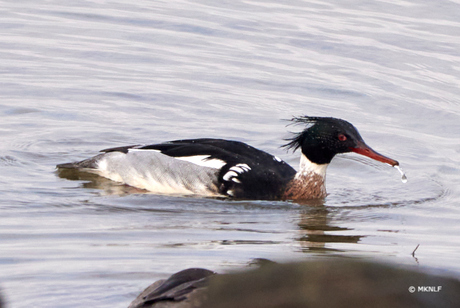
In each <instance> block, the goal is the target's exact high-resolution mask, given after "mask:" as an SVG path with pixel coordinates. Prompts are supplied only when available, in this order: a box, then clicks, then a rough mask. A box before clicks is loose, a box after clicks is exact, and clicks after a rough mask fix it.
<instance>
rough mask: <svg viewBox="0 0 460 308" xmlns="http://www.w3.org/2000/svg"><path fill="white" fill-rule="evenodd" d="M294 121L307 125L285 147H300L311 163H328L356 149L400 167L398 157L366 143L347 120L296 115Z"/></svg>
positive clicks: (357, 151)
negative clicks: (386, 155)
mask: <svg viewBox="0 0 460 308" xmlns="http://www.w3.org/2000/svg"><path fill="white" fill-rule="evenodd" d="M291 121H292V122H293V123H294V124H305V125H306V126H307V127H306V128H305V129H304V130H303V131H302V132H300V133H297V134H295V135H294V136H293V137H292V138H290V139H288V140H289V141H290V142H289V143H287V144H285V145H284V147H286V148H288V149H294V151H295V150H297V149H298V148H300V149H301V151H302V154H303V155H305V156H306V157H307V158H308V159H309V160H310V161H311V162H313V163H315V164H328V163H330V162H331V160H332V158H334V156H335V155H336V154H339V153H347V152H356V153H358V154H361V155H364V156H367V157H370V158H372V159H375V160H378V161H380V162H383V163H387V164H389V165H391V166H397V165H398V164H399V163H398V162H397V161H396V160H393V159H391V158H388V157H385V156H383V155H381V154H379V153H377V152H375V151H374V150H372V149H371V148H370V147H369V146H367V145H366V143H365V142H364V140H363V138H362V137H361V135H360V134H359V132H358V130H357V129H356V128H355V127H354V126H353V125H352V124H351V123H350V122H347V121H345V120H341V119H337V118H330V117H308V116H303V117H294V118H292V119H291Z"/></svg>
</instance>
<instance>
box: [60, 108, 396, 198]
mask: <svg viewBox="0 0 460 308" xmlns="http://www.w3.org/2000/svg"><path fill="white" fill-rule="evenodd" d="M292 121H293V123H296V124H303V125H305V127H304V130H303V131H302V132H300V133H296V134H294V136H292V138H290V139H287V141H288V143H287V144H285V145H284V147H285V148H287V149H292V150H293V151H294V152H295V151H296V150H297V149H300V152H301V157H300V166H299V170H298V171H296V170H295V169H294V168H292V167H291V166H290V165H289V164H287V163H286V162H284V161H283V160H281V159H280V158H278V157H276V156H273V155H271V154H268V153H266V152H264V151H262V150H259V149H256V148H254V147H252V146H250V145H248V144H246V143H243V142H239V141H232V140H223V139H211V138H204V139H185V140H174V141H169V142H164V143H158V144H151V145H132V146H124V147H116V148H110V149H105V150H102V151H101V152H102V154H99V155H97V156H94V157H92V158H89V159H86V160H83V161H80V162H74V163H66V164H60V165H57V168H59V169H76V170H78V171H83V172H90V173H95V174H98V175H100V176H102V177H105V178H108V179H110V180H113V181H115V182H119V183H123V184H126V185H129V186H133V187H136V188H140V189H145V190H148V191H151V192H153V193H158V194H180V195H200V196H208V197H229V198H236V199H260V200H305V199H316V198H324V197H325V196H326V186H325V178H326V169H327V166H328V165H329V163H330V162H331V160H332V159H333V158H334V156H335V155H336V154H339V153H347V152H355V153H358V154H361V155H364V156H367V157H370V158H372V159H374V160H377V161H380V162H382V163H386V164H389V165H391V166H393V167H395V166H398V165H399V163H398V162H397V161H396V160H393V159H391V158H388V157H386V156H383V155H381V154H379V153H377V152H375V151H374V150H372V149H371V148H370V147H369V146H367V145H366V143H365V142H364V140H363V139H362V137H361V136H360V134H359V132H358V130H357V129H356V128H355V127H354V126H353V125H352V124H351V123H349V122H347V121H345V120H342V119H337V118H331V117H309V116H302V117H295V118H293V119H292Z"/></svg>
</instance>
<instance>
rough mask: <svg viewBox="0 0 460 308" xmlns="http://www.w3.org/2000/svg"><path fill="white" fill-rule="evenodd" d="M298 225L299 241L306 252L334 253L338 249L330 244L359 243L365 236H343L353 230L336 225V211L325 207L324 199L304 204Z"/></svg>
mask: <svg viewBox="0 0 460 308" xmlns="http://www.w3.org/2000/svg"><path fill="white" fill-rule="evenodd" d="M302 206H303V208H302V210H301V211H300V216H299V220H298V222H297V225H298V227H299V231H298V232H299V235H298V237H297V240H298V241H299V243H300V245H301V247H302V250H303V251H305V252H332V251H338V249H334V248H330V247H328V245H327V244H328V243H358V242H359V241H360V239H361V238H362V237H364V236H362V235H347V234H341V233H342V232H343V233H345V231H352V230H353V229H350V228H345V227H341V226H338V225H336V224H335V223H334V222H333V221H334V219H333V217H334V209H331V208H328V207H327V206H325V200H324V199H317V200H307V201H303V202H302Z"/></svg>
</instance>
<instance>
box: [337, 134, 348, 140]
mask: <svg viewBox="0 0 460 308" xmlns="http://www.w3.org/2000/svg"><path fill="white" fill-rule="evenodd" d="M339 140H340V141H345V140H347V136H345V135H344V134H339Z"/></svg>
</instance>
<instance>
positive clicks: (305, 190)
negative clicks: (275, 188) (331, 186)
mask: <svg viewBox="0 0 460 308" xmlns="http://www.w3.org/2000/svg"><path fill="white" fill-rule="evenodd" d="M324 197H326V186H325V181H324V177H322V176H321V175H319V174H316V173H314V172H309V173H302V174H297V175H296V177H295V178H294V179H292V180H291V181H290V182H289V183H288V184H287V187H286V191H285V192H284V199H285V200H306V199H319V198H324Z"/></svg>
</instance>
